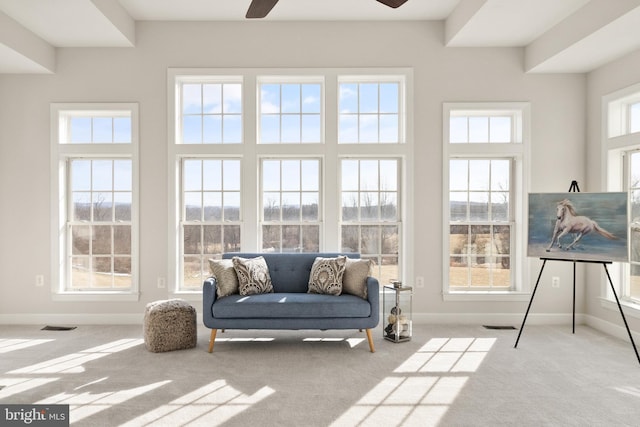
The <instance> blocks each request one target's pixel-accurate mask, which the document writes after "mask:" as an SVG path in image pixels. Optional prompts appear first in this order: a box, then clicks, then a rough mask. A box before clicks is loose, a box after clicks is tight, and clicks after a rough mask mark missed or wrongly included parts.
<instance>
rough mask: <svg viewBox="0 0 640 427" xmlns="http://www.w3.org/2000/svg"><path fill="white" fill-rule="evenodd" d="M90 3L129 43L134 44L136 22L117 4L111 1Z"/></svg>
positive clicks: (103, 0)
mask: <svg viewBox="0 0 640 427" xmlns="http://www.w3.org/2000/svg"><path fill="white" fill-rule="evenodd" d="M91 3H93V4H94V5H95V7H96V8H98V10H99V11H100V12H101V13H102V14H103V15H104V16H105V17H106V18H107V19H108V20H109V21H110V22H111V23H112V24H113V26H114V27H116V28H117V29H118V31H120V33H122V35H123V36H124V37H125V38H126V39H127V40H128V41H129V42H130V43H131V46H135V44H136V21H135V20H134V19H133V18H132V17H131V16H130V15H129V14H128V13H127V11H126V10H125V9H124V8H123V7H122V6H121V5H120V3H119V2H117V1H113V0H91Z"/></svg>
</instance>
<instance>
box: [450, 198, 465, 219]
mask: <svg viewBox="0 0 640 427" xmlns="http://www.w3.org/2000/svg"><path fill="white" fill-rule="evenodd" d="M468 195H469V193H467V192H466V191H464V192H462V191H452V192H450V193H449V218H450V220H451V221H467V220H468V218H469V217H468V214H467V205H468V202H469V200H468V198H467V197H468Z"/></svg>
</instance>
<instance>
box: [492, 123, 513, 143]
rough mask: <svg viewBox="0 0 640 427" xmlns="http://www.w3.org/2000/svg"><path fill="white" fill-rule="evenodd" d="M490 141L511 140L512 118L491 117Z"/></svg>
mask: <svg viewBox="0 0 640 427" xmlns="http://www.w3.org/2000/svg"><path fill="white" fill-rule="evenodd" d="M489 128H490V135H489V141H490V142H511V118H510V117H491V118H490V119H489Z"/></svg>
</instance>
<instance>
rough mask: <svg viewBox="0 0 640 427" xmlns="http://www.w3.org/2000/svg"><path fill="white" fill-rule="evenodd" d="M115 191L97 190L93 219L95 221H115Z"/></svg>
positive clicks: (94, 198)
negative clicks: (113, 210) (113, 212)
mask: <svg viewBox="0 0 640 427" xmlns="http://www.w3.org/2000/svg"><path fill="white" fill-rule="evenodd" d="M112 197H113V193H107V192H95V193H93V200H92V204H93V220H94V221H100V222H104V221H113V215H112V207H113V199H112Z"/></svg>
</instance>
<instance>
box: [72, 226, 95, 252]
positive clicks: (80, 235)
mask: <svg viewBox="0 0 640 427" xmlns="http://www.w3.org/2000/svg"><path fill="white" fill-rule="evenodd" d="M90 244H91V226H89V225H77V226H73V227H72V228H71V253H72V254H73V255H89V254H90V253H91V247H90Z"/></svg>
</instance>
